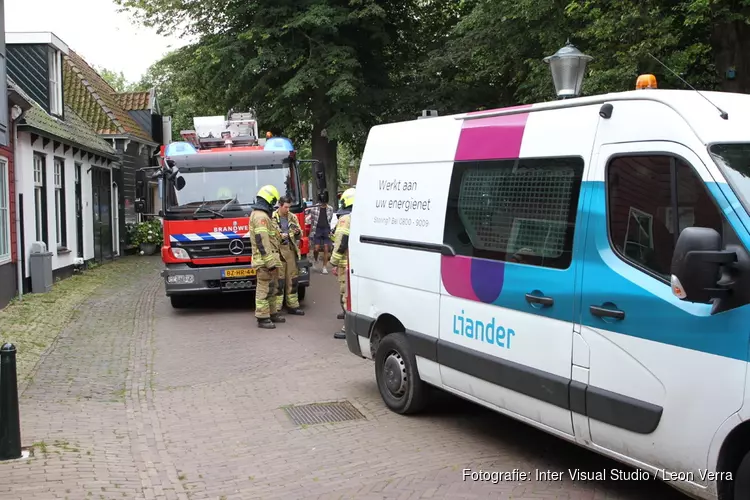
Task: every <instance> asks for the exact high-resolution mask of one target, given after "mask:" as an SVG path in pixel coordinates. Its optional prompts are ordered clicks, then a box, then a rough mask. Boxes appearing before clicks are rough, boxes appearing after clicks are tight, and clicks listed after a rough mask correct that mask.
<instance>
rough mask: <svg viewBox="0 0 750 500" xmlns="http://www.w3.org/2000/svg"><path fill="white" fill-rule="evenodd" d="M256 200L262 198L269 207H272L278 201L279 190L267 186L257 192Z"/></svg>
mask: <svg viewBox="0 0 750 500" xmlns="http://www.w3.org/2000/svg"><path fill="white" fill-rule="evenodd" d="M258 198H263V199H264V200H266V201H267V202H268V204H269V205H271V206H273V205H275V204H276V202H277V201H279V198H281V195H279V190H278V189H276V187H275V186H273V185H271V184H267V185H265V186H263V187H262V188H260V190H259V191H258Z"/></svg>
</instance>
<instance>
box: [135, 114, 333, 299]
mask: <svg viewBox="0 0 750 500" xmlns="http://www.w3.org/2000/svg"><path fill="white" fill-rule="evenodd" d="M193 123H194V126H195V130H185V131H182V132H181V136H182V138H183V141H178V142H172V143H170V144H168V145H166V146H162V148H161V151H160V153H159V154H158V163H159V165H158V167H152V168H150V169H148V168H147V169H141V170H139V171H138V172H137V179H136V190H137V191H138V192H137V194H136V196H137V198H138V199H137V201H136V203H135V205H136V211H137V212H140V213H143V212H144V211H145V203H144V199H145V186H146V185H147V183H148V178H150V179H152V180H158V184H159V189H160V192H161V198H162V204H163V209H162V211H161V213H160V214H159V215H161V216H162V219H163V231H164V243H163V246H162V248H161V257H162V260H163V261H164V265H165V268H164V270H163V271H162V273H161V276H162V277H163V278H164V285H165V288H166V294H167V296H168V297H169V298H170V301H171V303H172V307H174V308H177V309H180V308H185V307H188V306H189V305H190V304H191V302H192V299H194V298H195V297H197V296H200V295H205V294H223V293H234V292H251V291H253V290H255V273H256V271H255V269H253V267H252V266H251V260H252V257H251V256H252V245H253V242H252V241H251V240H250V237H249V227H248V224H249V219H248V218H249V215H250V212H251V211H252V206H253V204H254V203H255V201H256V194H257V192H258V190H259V189H260V188H261V187H262V186H265V185H267V184H272V185H274V186H276V188H277V189H278V190H279V193H281V195H282V196H284V195H286V196H289V197H290V198H291V199H292V207H291V212H292V213H293V214H295V215H296V217H297V218H298V220H299V223H300V227H302V228H303V237H302V241H301V243H300V254H301V258H300V259H299V261H298V262H297V266H298V269H299V284H298V290H297V293H298V296H299V299H300V301H302V300H304V298H305V292H306V290H307V287H308V286H309V285H310V261H309V260H308V259H307V254H308V252H309V248H310V243H309V231H310V228H309V227H306V225H305V220H304V205H303V201H302V190H301V188H300V179H299V165H300V162H301V160H299V159H297V155H296V151H295V148H294V145H293V144H292V141H291V140H289V139H288V138H285V137H268V138H260V137H259V136H258V122H257V119H256V117H255V113H254V112H253V111H252V110H251V111H250V112H246V113H234V112H232V111H230V112H229V114H228V115H227V116H226V117H224V116H202V117H195V118H194V119H193ZM269 135H270V134H269ZM302 161H310V162H312V163H313V168H314V169H318V165H319V163H317V162H315V161H314V160H302ZM149 170H150V171H151V172H152V173H149ZM154 170H155V171H154ZM316 177H317V179H318V187H319V189H320V188H321V187H323V188H324V186H321V185H320V179H321V178H322V179H325V176H324V175H321V173H320V172H317V171H316Z"/></svg>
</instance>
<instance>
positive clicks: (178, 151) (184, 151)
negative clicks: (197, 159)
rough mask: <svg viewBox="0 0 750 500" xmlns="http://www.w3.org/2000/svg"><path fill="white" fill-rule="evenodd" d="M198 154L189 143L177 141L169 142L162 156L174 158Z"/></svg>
mask: <svg viewBox="0 0 750 500" xmlns="http://www.w3.org/2000/svg"><path fill="white" fill-rule="evenodd" d="M194 154H198V151H197V150H196V149H195V147H194V146H193V145H192V144H190V143H189V142H184V141H177V142H171V143H169V144H168V145H167V147H166V148H165V149H164V156H176V155H194Z"/></svg>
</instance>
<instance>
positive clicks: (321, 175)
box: [313, 161, 328, 192]
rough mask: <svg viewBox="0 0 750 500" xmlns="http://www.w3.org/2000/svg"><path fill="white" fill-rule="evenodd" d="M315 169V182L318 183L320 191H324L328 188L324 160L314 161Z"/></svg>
mask: <svg viewBox="0 0 750 500" xmlns="http://www.w3.org/2000/svg"><path fill="white" fill-rule="evenodd" d="M313 171H314V172H315V184H316V185H317V188H318V191H319V192H323V191H326V190H327V189H328V186H327V185H326V168H325V165H323V163H322V162H319V161H316V162H314V163H313Z"/></svg>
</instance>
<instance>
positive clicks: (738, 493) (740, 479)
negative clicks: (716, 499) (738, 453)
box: [733, 453, 750, 500]
mask: <svg viewBox="0 0 750 500" xmlns="http://www.w3.org/2000/svg"><path fill="white" fill-rule="evenodd" d="M733 479H734V500H740V499H744V498H750V453H748V454H747V455H745V458H744V459H742V462H741V463H740V466H739V467H738V468H737V475H736V476H735V477H734V478H733Z"/></svg>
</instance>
